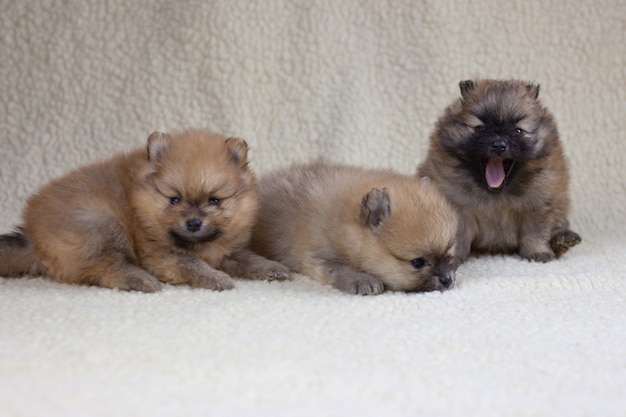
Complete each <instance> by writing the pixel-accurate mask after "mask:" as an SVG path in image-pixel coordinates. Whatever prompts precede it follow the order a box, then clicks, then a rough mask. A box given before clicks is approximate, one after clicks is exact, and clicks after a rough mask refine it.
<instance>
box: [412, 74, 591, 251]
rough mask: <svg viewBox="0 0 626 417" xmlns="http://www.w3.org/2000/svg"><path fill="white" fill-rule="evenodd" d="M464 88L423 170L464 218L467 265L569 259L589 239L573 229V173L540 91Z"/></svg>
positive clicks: (510, 86)
mask: <svg viewBox="0 0 626 417" xmlns="http://www.w3.org/2000/svg"><path fill="white" fill-rule="evenodd" d="M460 88H461V97H460V98H459V99H457V100H455V101H454V102H453V103H452V104H451V105H450V106H449V107H448V108H447V109H446V110H445V112H444V114H443V115H442V116H441V118H440V119H439V121H438V122H437V125H436V127H435V131H434V132H433V134H432V136H431V140H430V149H429V151H428V155H427V157H426V160H425V161H424V162H423V163H422V164H421V165H420V166H419V168H418V176H428V177H430V178H431V179H432V180H433V181H434V182H435V183H436V184H437V185H438V186H439V187H440V188H441V190H442V191H443V193H444V194H445V196H446V197H447V198H448V200H449V201H450V202H451V203H452V204H453V205H454V206H455V207H456V208H457V209H458V211H459V213H460V227H459V238H458V247H457V256H458V259H459V262H462V261H463V260H465V259H466V258H467V257H468V256H469V254H470V251H471V250H473V251H476V252H488V253H519V255H520V256H522V257H523V258H526V259H529V260H532V261H539V262H547V261H550V260H552V259H554V258H555V257H558V256H560V255H562V254H563V253H565V252H566V251H567V250H568V249H569V248H571V247H572V246H575V245H576V244H578V243H579V242H580V241H581V239H580V236H579V235H578V234H577V233H575V232H573V231H572V230H570V229H569V222H568V220H567V215H568V212H569V208H570V200H569V195H568V185H569V173H568V167H567V163H566V160H565V156H564V153H563V147H562V145H561V141H560V139H559V134H558V131H557V126H556V122H555V121H554V117H553V116H552V114H551V113H550V112H549V111H548V110H547V109H546V108H545V107H543V106H542V105H541V103H540V102H539V100H538V95H539V86H538V85H535V84H532V83H527V82H523V81H518V80H503V81H500V80H477V81H472V80H468V81H462V82H461V83H460Z"/></svg>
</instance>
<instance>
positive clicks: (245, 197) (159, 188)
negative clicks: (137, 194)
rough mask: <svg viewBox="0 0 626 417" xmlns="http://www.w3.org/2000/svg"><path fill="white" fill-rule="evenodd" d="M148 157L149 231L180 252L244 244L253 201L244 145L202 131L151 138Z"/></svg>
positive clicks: (146, 203) (162, 134)
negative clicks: (151, 230) (218, 244)
mask: <svg viewBox="0 0 626 417" xmlns="http://www.w3.org/2000/svg"><path fill="white" fill-rule="evenodd" d="M147 151H148V160H149V164H150V165H151V169H152V171H151V173H150V174H149V175H148V177H147V185H146V187H147V188H148V189H149V194H150V199H149V201H145V203H144V204H143V205H142V211H143V212H144V214H145V212H148V215H147V217H148V218H149V219H150V221H149V224H148V227H151V228H154V229H156V230H158V232H159V233H157V235H161V236H162V237H163V238H164V239H167V240H169V241H170V243H171V244H173V245H174V246H176V247H179V248H183V249H200V248H202V247H203V246H207V244H209V243H211V242H223V243H226V244H228V243H233V242H237V241H239V240H243V241H245V240H247V238H248V236H249V233H250V229H251V227H252V224H253V222H254V218H255V216H256V209H257V199H256V192H255V180H254V176H253V174H252V172H251V171H250V170H249V168H248V166H247V164H248V161H247V145H246V142H245V141H243V140H241V139H237V138H225V137H223V136H221V135H217V134H211V133H207V132H204V131H200V130H187V131H184V132H180V133H172V134H165V133H159V132H155V133H153V134H152V135H150V137H149V138H148V147H147ZM148 205H152V208H150V207H146V206H148Z"/></svg>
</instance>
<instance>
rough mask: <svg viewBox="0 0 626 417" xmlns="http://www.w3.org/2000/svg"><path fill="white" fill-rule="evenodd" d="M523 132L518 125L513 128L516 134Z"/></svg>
mask: <svg viewBox="0 0 626 417" xmlns="http://www.w3.org/2000/svg"><path fill="white" fill-rule="evenodd" d="M523 133H525V132H524V131H523V130H522V129H520V128H519V127H518V128H516V129H515V134H516V135H521V134H523Z"/></svg>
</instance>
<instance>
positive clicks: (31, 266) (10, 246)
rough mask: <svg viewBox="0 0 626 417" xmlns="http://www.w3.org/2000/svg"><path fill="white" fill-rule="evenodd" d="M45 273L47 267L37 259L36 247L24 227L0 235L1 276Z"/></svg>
mask: <svg viewBox="0 0 626 417" xmlns="http://www.w3.org/2000/svg"><path fill="white" fill-rule="evenodd" d="M45 274H46V267H45V266H44V265H43V264H42V263H41V262H40V261H39V259H37V255H36V254H35V248H34V247H33V244H32V243H31V242H30V240H28V237H27V236H26V234H25V233H24V229H21V228H18V229H17V230H16V231H15V232H13V233H9V234H6V235H0V277H21V276H24V275H31V276H38V275H45Z"/></svg>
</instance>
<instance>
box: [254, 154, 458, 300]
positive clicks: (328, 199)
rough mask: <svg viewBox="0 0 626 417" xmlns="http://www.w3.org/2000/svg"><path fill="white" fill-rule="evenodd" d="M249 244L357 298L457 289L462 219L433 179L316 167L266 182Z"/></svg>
mask: <svg viewBox="0 0 626 417" xmlns="http://www.w3.org/2000/svg"><path fill="white" fill-rule="evenodd" d="M258 190H259V198H260V202H261V205H260V209H259V220H258V222H257V224H256V225H255V227H254V229H253V234H252V239H251V247H252V249H253V250H254V251H256V252H257V253H259V254H261V255H263V256H266V257H268V258H270V259H274V260H277V261H279V262H281V263H283V264H285V265H287V266H288V267H289V268H290V269H291V270H293V271H296V272H300V273H303V274H305V275H308V276H310V277H311V278H314V279H316V280H318V281H320V282H322V283H328V284H331V285H333V286H334V287H336V288H338V289H340V290H343V291H346V292H349V293H353V294H379V293H381V292H383V291H384V289H385V288H387V289H390V290H397V291H431V290H445V289H447V288H450V287H452V285H453V284H454V269H453V268H452V267H451V266H450V265H449V260H450V258H451V257H452V255H453V254H454V248H453V243H454V237H455V233H456V229H457V216H456V214H455V212H454V210H453V209H452V207H451V206H450V205H449V204H448V203H447V202H446V200H445V198H444V197H443V196H442V195H441V194H440V193H439V192H438V190H437V189H436V187H434V186H433V185H431V184H429V183H428V180H422V181H420V180H418V179H416V178H413V177H407V176H403V175H399V174H397V173H394V172H392V171H389V170H366V169H360V168H357V167H350V166H340V165H329V164H326V163H324V162H315V163H312V164H309V165H295V166H292V167H290V168H287V169H283V170H278V171H275V172H273V173H270V174H269V175H267V176H265V177H263V178H262V179H261V180H260V181H259V184H258Z"/></svg>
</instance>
